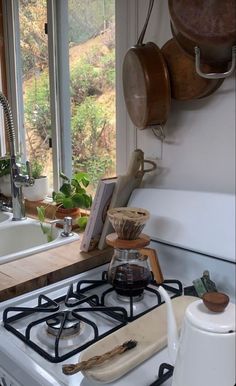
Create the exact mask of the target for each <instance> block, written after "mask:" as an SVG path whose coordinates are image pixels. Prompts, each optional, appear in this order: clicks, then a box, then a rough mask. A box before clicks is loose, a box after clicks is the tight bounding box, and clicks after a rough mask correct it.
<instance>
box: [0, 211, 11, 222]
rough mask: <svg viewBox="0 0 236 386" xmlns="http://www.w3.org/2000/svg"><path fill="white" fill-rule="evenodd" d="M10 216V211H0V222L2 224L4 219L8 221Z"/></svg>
mask: <svg viewBox="0 0 236 386" xmlns="http://www.w3.org/2000/svg"><path fill="white" fill-rule="evenodd" d="M10 218H11V214H10V213H7V212H1V211H0V224H2V223H3V222H5V221H9V219H10Z"/></svg>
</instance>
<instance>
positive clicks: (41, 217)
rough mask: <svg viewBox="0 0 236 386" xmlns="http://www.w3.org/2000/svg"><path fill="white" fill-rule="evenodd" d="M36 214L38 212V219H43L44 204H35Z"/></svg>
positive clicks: (41, 220)
mask: <svg viewBox="0 0 236 386" xmlns="http://www.w3.org/2000/svg"><path fill="white" fill-rule="evenodd" d="M36 209H37V214H38V219H39V221H40V222H44V221H45V208H44V206H37V208H36Z"/></svg>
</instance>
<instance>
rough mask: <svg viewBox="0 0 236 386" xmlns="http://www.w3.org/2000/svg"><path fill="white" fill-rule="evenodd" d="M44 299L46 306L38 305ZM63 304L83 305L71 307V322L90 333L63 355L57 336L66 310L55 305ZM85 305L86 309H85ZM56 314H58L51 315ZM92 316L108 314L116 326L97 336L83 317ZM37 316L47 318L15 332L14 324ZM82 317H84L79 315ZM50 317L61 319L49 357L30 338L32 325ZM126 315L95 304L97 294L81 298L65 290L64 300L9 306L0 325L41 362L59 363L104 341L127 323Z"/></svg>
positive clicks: (33, 326) (112, 308) (89, 322)
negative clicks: (32, 350)
mask: <svg viewBox="0 0 236 386" xmlns="http://www.w3.org/2000/svg"><path fill="white" fill-rule="evenodd" d="M43 299H44V300H46V303H44V304H43V305H42V300H43ZM70 299H76V300H75V302H70ZM62 302H63V304H65V305H66V306H67V307H69V308H70V307H74V306H76V307H78V306H83V307H79V308H73V310H72V311H70V313H71V314H72V315H73V317H74V318H75V319H77V320H78V321H82V322H83V323H84V324H85V325H86V326H89V327H90V328H91V329H92V331H93V337H92V338H89V339H88V340H87V342H86V343H84V344H81V345H80V346H79V347H77V348H76V349H72V350H70V351H68V352H67V353H65V354H62V353H61V352H60V347H59V346H60V342H61V340H62V339H61V335H62V331H63V327H64V325H65V323H66V321H67V316H68V310H64V311H59V309H60V306H59V304H60V303H62ZM85 305H87V306H85ZM55 311H58V312H55ZM11 312H14V313H15V314H14V315H13V316H9V314H10V313H11ZM94 312H95V313H96V315H100V316H101V315H102V314H104V315H108V316H109V317H110V318H111V319H114V320H116V322H118V323H116V324H115V325H114V326H112V327H110V328H109V330H108V331H107V332H105V333H102V334H100V333H99V331H98V328H97V325H96V323H94V322H93V321H92V320H90V319H89V317H87V315H89V314H90V313H94ZM38 313H40V314H41V313H42V314H45V313H47V314H48V313H49V314H50V315H47V316H44V317H42V318H38V319H37V320H34V321H32V322H30V323H28V325H27V326H26V328H25V331H23V332H22V331H20V330H19V329H17V321H22V320H24V318H25V319H27V317H28V316H29V315H33V314H38ZM82 313H83V314H86V317H85V316H83V315H81V314H82ZM52 318H55V319H61V320H62V322H61V327H60V328H59V330H58V332H57V334H56V336H55V345H54V349H53V353H52V354H50V353H48V351H47V350H46V349H44V348H42V347H41V346H40V345H39V344H37V343H35V340H34V337H32V336H33V335H34V334H33V330H34V328H35V327H36V326H42V325H43V323H45V322H47V321H49V320H51V319H52ZM127 321H128V320H127V313H126V310H124V309H123V308H122V307H104V306H102V305H100V304H99V299H98V296H97V295H90V296H87V297H86V296H82V298H81V296H80V295H78V294H76V293H74V292H73V287H70V288H69V291H68V293H67V295H66V296H65V297H60V298H58V299H56V300H51V299H50V298H48V297H45V296H44V295H40V297H39V299H38V305H37V306H36V307H34V308H31V307H9V308H7V309H6V310H5V311H4V314H3V323H4V327H5V328H6V329H7V330H8V331H10V332H12V333H13V334H14V335H16V336H17V337H18V338H19V339H21V340H22V341H23V342H24V343H26V344H27V345H28V346H30V347H31V348H33V349H34V350H35V351H36V352H37V353H38V354H40V355H41V356H42V357H44V358H45V359H47V360H49V361H50V362H53V363H59V362H62V361H64V360H66V359H68V358H70V357H71V356H73V355H75V354H78V353H79V352H80V351H82V350H84V349H86V348H87V347H88V346H90V345H91V344H92V343H95V342H96V341H98V340H100V339H102V338H104V337H105V336H107V335H109V334H110V333H112V332H115V331H116V330H118V329H119V328H121V327H123V326H124V325H125V324H127Z"/></svg>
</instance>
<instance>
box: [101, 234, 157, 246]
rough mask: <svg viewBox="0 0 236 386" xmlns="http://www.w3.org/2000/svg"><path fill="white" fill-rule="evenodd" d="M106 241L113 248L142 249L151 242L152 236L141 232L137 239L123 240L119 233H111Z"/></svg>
mask: <svg viewBox="0 0 236 386" xmlns="http://www.w3.org/2000/svg"><path fill="white" fill-rule="evenodd" d="M106 242H107V244H108V245H110V246H111V247H113V248H119V249H140V248H144V247H146V246H147V245H148V244H149V243H150V237H149V236H148V235H145V234H144V233H141V234H140V236H139V238H138V239H136V240H122V239H119V238H118V236H117V233H111V234H109V235H107V237H106Z"/></svg>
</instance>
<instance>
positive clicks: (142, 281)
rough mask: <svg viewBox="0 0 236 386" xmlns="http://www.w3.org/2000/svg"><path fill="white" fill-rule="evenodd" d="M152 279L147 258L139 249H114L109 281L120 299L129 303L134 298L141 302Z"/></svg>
mask: <svg viewBox="0 0 236 386" xmlns="http://www.w3.org/2000/svg"><path fill="white" fill-rule="evenodd" d="M151 279H152V275H151V271H150V268H149V265H148V261H147V256H144V255H143V254H141V253H140V251H139V250H138V249H120V248H115V249H114V254H113V257H112V260H111V262H110V265H109V269H108V281H109V283H110V284H111V285H112V286H113V287H114V289H115V291H116V293H117V296H118V298H120V299H122V300H127V301H129V299H130V297H133V301H138V300H141V299H142V298H143V292H144V289H145V288H146V287H147V285H148V284H149V283H150V281H151Z"/></svg>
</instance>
